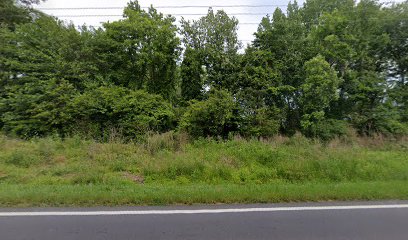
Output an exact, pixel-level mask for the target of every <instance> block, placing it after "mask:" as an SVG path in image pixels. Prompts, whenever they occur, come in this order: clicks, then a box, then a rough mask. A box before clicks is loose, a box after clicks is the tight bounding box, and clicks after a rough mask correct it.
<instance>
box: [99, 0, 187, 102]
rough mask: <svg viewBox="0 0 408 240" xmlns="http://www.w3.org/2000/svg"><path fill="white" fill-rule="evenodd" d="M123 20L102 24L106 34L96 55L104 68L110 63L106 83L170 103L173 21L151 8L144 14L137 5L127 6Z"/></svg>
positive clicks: (174, 54)
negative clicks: (154, 96) (135, 90)
mask: <svg viewBox="0 0 408 240" xmlns="http://www.w3.org/2000/svg"><path fill="white" fill-rule="evenodd" d="M124 17H125V18H124V19H122V20H119V21H116V22H111V23H105V24H104V27H105V28H106V31H105V32H102V33H101V36H100V38H102V39H101V40H103V41H100V42H99V43H100V44H103V45H102V46H101V47H100V48H101V50H102V51H101V52H100V53H97V54H98V57H100V58H101V59H104V60H103V68H105V67H106V66H105V64H106V63H107V62H109V66H108V69H110V71H108V72H107V73H106V77H107V80H108V81H111V82H113V83H115V84H117V85H120V86H124V87H128V88H131V89H145V90H146V91H148V92H149V93H154V94H160V95H162V96H163V97H165V98H166V99H171V98H172V97H173V96H174V92H175V84H176V75H175V74H176V67H177V65H176V63H177V60H178V58H179V43H180V40H179V38H178V37H177V36H176V32H177V27H176V26H175V25H174V21H175V18H174V17H171V16H166V17H165V16H164V15H163V14H161V13H158V12H157V10H156V9H154V8H153V7H150V8H149V10H148V11H144V10H142V9H141V8H140V6H139V4H138V2H137V1H132V2H130V3H129V4H128V6H127V7H126V8H125V10H124ZM102 71H103V70H102Z"/></svg>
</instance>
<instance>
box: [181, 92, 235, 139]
mask: <svg viewBox="0 0 408 240" xmlns="http://www.w3.org/2000/svg"><path fill="white" fill-rule="evenodd" d="M235 108H236V106H235V102H234V99H233V98H232V96H231V95H230V94H229V93H228V92H225V91H213V92H212V93H211V94H210V95H209V97H208V99H207V100H204V101H200V102H199V101H192V103H191V105H190V106H189V107H188V109H187V111H186V112H185V113H184V115H183V116H182V118H181V123H180V129H182V130H184V131H186V132H187V133H189V134H190V135H191V136H193V137H196V138H197V137H215V136H223V137H227V136H228V134H229V133H230V132H232V131H233V130H234V126H233V125H234V123H233V119H234V109H235Z"/></svg>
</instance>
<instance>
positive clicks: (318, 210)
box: [0, 201, 408, 240]
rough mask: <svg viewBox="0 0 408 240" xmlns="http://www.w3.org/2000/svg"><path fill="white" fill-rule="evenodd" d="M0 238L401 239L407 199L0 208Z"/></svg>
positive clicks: (407, 234)
mask: <svg viewBox="0 0 408 240" xmlns="http://www.w3.org/2000/svg"><path fill="white" fill-rule="evenodd" d="M0 239H1V240H23V239H24V240H32V239H33V240H34V239H35V240H37V239H38V240H64V239H80V240H94V239H95V240H96V239H114V240H120V239H132V240H133V239H154V240H157V239H222V240H227V239H250V240H258V239H285V240H293V239H324V240H337V239H338V240H340V239H342V240H344V239H358V240H363V239H368V240H375V239H381V240H399V239H401V240H407V239H408V202H401V201H398V202H368V203H365V202H347V203H345V202H343V203H320V204H268V205H216V206H181V207H134V208H81V209H72V208H70V209H60V208H53V209H0Z"/></svg>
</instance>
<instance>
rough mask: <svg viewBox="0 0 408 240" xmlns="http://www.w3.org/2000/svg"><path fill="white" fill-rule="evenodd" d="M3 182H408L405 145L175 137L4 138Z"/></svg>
mask: <svg viewBox="0 0 408 240" xmlns="http://www.w3.org/2000/svg"><path fill="white" fill-rule="evenodd" d="M0 143H1V145H0V183H9V184H16V183H24V184H73V185H75V184H79V185H84V184H107V185H133V184H140V183H141V182H143V183H166V184H194V183H205V184H224V183H233V184H267V183H268V184H270V183H279V182H286V183H304V182H312V181H317V182H348V181H405V180H407V179H408V157H407V156H408V154H407V153H408V147H407V146H408V144H407V141H406V140H403V139H400V140H398V141H397V140H395V139H393V140H389V139H385V138H356V139H353V140H352V141H350V140H348V141H344V140H341V139H335V140H333V141H331V142H329V143H321V142H318V141H315V140H310V139H307V138H304V137H302V136H300V135H295V136H294V137H292V138H287V137H282V136H277V137H275V138H271V139H262V140H246V139H243V138H240V137H234V138H233V139H231V140H229V141H216V140H211V139H202V140H197V141H194V142H189V141H188V138H187V136H185V135H183V134H175V133H173V132H169V133H165V134H161V135H153V134H151V135H149V136H148V137H147V140H146V142H145V143H122V142H120V141H117V140H114V141H112V142H109V143H98V142H95V141H91V140H83V139H81V138H79V137H71V138H67V139H65V140H61V139H57V138H43V139H33V140H30V141H23V140H17V139H10V138H7V137H5V136H1V137H0Z"/></svg>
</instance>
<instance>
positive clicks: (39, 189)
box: [0, 181, 408, 207]
mask: <svg viewBox="0 0 408 240" xmlns="http://www.w3.org/2000/svg"><path fill="white" fill-rule="evenodd" d="M383 199H400V200H404V199H408V187H407V182H405V181H393V182H358V183H355V182H354V183H353V182H347V183H303V184H285V183H281V184H262V185H254V184H250V185H236V184H220V185H208V184H194V185H183V186H176V185H165V186H163V185H144V186H140V185H138V186H133V187H119V186H103V185H94V186H90V185H86V186H84V185H77V186H68V185H63V186H58V185H51V186H50V185H48V186H47V185H41V186H30V185H29V186H27V185H9V184H6V185H4V184H3V185H0V206H1V207H33V206H37V207H45V206H130V205H169V204H216V203H217V204H218V203H225V204H226V203H274V202H299V201H334V200H383Z"/></svg>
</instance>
